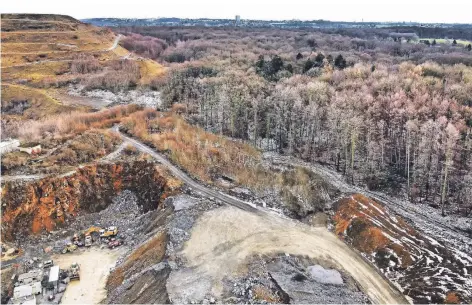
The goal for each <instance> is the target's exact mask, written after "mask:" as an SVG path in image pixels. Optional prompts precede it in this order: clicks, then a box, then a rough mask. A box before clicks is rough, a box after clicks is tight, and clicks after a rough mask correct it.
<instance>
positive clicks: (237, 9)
mask: <svg viewBox="0 0 472 305" xmlns="http://www.w3.org/2000/svg"><path fill="white" fill-rule="evenodd" d="M0 10H1V12H2V13H20V12H21V13H52V14H65V15H70V16H72V17H75V18H78V19H82V18H91V17H117V18H155V17H181V18H204V17H209V18H234V16H235V15H241V18H242V19H301V20H313V19H325V20H335V21H362V20H364V21H419V22H446V23H472V0H447V1H438V0H322V1H318V0H311V1H310V0H229V1H224V0H164V1H162V0H154V1H152V0H128V1H116V0H115V1H111V0H102V1H101V0H74V1H66V0H3V1H2V4H1V7H0Z"/></svg>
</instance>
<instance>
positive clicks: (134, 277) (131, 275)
mask: <svg viewBox="0 0 472 305" xmlns="http://www.w3.org/2000/svg"><path fill="white" fill-rule="evenodd" d="M171 213H172V208H170V207H167V208H166V209H162V210H159V211H153V212H152V214H153V215H152V217H153V218H154V220H153V221H151V222H150V223H149V233H150V235H151V236H152V237H150V238H148V239H147V240H146V241H145V242H143V243H142V244H141V245H140V246H139V247H137V248H136V249H135V250H133V251H132V252H131V253H130V254H129V255H127V256H126V257H125V258H124V260H123V261H122V262H121V263H120V264H119V265H118V266H117V267H116V268H115V269H114V270H113V271H112V272H111V273H110V275H109V277H108V279H107V284H106V289H107V291H108V297H107V299H106V301H105V303H108V304H166V303H169V295H168V293H167V289H166V283H167V278H168V277H169V274H170V272H171V268H170V266H169V264H168V263H167V262H166V261H165V255H166V249H167V242H168V235H167V231H166V230H165V229H164V227H165V224H166V222H167V217H168V216H169V215H171ZM156 230H157V232H156V233H155V234H153V232H155V231H156ZM144 231H145V232H146V231H148V229H145V230H144Z"/></svg>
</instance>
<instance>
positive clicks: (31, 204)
mask: <svg viewBox="0 0 472 305" xmlns="http://www.w3.org/2000/svg"><path fill="white" fill-rule="evenodd" d="M126 189H128V190H131V191H133V192H135V193H136V196H137V197H138V199H139V200H138V202H139V204H140V206H141V208H142V210H143V211H144V212H146V211H149V210H152V209H155V208H156V207H157V206H158V204H159V203H160V202H161V201H162V199H164V198H165V196H166V191H167V183H166V179H165V178H164V177H163V176H162V175H161V174H160V172H159V171H158V170H157V169H156V166H155V164H153V163H150V162H145V161H136V162H133V163H118V164H95V165H90V166H86V167H83V168H80V169H78V170H77V171H76V172H75V173H74V174H72V175H70V176H66V177H48V178H44V179H41V180H38V181H34V182H27V183H20V182H10V183H6V184H5V185H4V187H3V189H2V238H5V239H7V240H12V239H15V238H16V237H21V236H22V235H25V236H27V235H29V234H31V233H33V234H35V233H40V232H41V231H43V230H46V231H51V230H55V229H57V228H59V227H61V225H63V224H65V223H67V222H68V221H70V220H72V219H73V218H74V216H75V215H77V213H78V212H80V211H84V212H97V211H100V210H102V209H104V208H106V207H107V206H108V205H109V204H110V203H111V202H112V198H113V197H114V196H115V195H116V194H117V193H119V192H120V191H122V190H126Z"/></svg>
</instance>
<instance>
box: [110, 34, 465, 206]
mask: <svg viewBox="0 0 472 305" xmlns="http://www.w3.org/2000/svg"><path fill="white" fill-rule="evenodd" d="M119 31H121V32H122V33H123V34H125V35H127V37H126V38H125V40H124V41H123V42H122V43H123V45H125V46H126V48H128V49H131V50H133V51H135V52H136V53H138V54H140V55H141V56H143V57H149V58H153V59H156V60H158V61H161V62H164V63H165V64H166V65H168V66H170V70H169V73H168V76H167V77H166V79H161V80H157V81H155V82H154V83H153V86H155V87H156V88H158V89H159V90H161V91H162V93H163V97H164V107H165V108H168V107H172V106H173V105H175V104H179V105H180V106H181V107H182V108H183V109H185V112H186V115H187V117H188V120H189V122H191V123H193V124H196V125H199V126H201V127H203V128H205V129H207V130H210V131H213V132H215V133H220V134H223V135H226V136H229V137H232V138H238V139H241V140H244V141H247V142H250V143H252V144H253V145H255V146H257V147H259V148H261V149H264V150H274V151H278V152H280V153H284V154H288V155H293V156H296V157H299V158H302V159H304V160H307V161H310V162H320V163H323V164H326V165H328V166H332V167H334V168H336V169H337V170H338V171H339V172H342V173H343V174H344V175H345V177H346V179H348V180H350V181H351V182H352V183H354V184H361V185H366V186H367V187H369V188H370V189H388V190H389V191H393V192H396V193H398V192H400V193H403V194H405V196H408V197H409V198H410V200H412V201H413V202H426V203H428V204H430V205H433V206H437V207H440V208H442V212H443V213H446V212H447V213H449V212H453V213H456V212H459V213H461V214H463V215H470V214H471V213H472V67H471V66H472V52H471V51H470V47H468V46H467V44H457V43H451V44H446V43H441V44H439V43H438V44H436V43H434V44H433V45H431V44H424V43H421V42H417V41H409V40H403V39H401V38H400V39H396V38H390V37H382V36H381V35H378V36H375V37H374V36H372V35H370V34H369V35H367V36H366V37H367V38H365V39H362V38H359V35H358V33H357V32H356V33H357V34H355V35H351V36H349V35H348V34H349V33H345V35H340V34H335V33H321V32H313V31H312V30H302V29H301V30H281V29H254V28H253V29H240V28H178V27H174V28H165V27H134V28H121V29H119Z"/></svg>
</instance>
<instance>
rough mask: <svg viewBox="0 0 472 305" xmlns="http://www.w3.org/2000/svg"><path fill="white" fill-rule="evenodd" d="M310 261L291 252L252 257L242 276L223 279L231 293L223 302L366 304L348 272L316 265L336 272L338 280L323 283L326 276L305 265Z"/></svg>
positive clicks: (365, 299)
mask: <svg viewBox="0 0 472 305" xmlns="http://www.w3.org/2000/svg"><path fill="white" fill-rule="evenodd" d="M310 263H312V262H311V261H309V260H308V259H304V258H299V257H294V256H290V255H279V256H275V257H272V258H271V257H265V258H262V257H257V258H254V260H253V261H252V263H251V264H250V265H249V266H248V270H249V271H248V273H247V274H246V275H245V276H244V277H239V278H233V279H228V280H227V281H226V282H225V289H226V290H227V291H230V293H229V295H231V294H232V295H233V296H230V297H229V298H228V299H226V300H224V301H225V302H229V301H235V302H238V303H249V304H266V303H285V304H287V303H295V304H343V303H357V304H363V303H368V298H367V297H366V296H365V295H364V294H363V293H362V292H361V291H360V290H359V289H358V288H357V287H356V285H354V282H353V280H352V279H350V278H348V276H347V275H343V276H342V275H341V273H340V272H339V271H337V270H332V269H325V268H323V267H322V266H320V265H315V266H316V267H315V268H316V269H318V270H321V269H322V270H323V271H325V272H326V271H328V272H329V273H330V274H337V277H338V278H337V281H335V282H329V283H328V282H323V281H324V280H325V279H326V278H322V279H323V280H320V278H319V277H317V276H316V275H315V276H313V274H312V273H311V272H310V271H311V270H312V268H311V267H314V266H307V265H309V264H310ZM344 278H345V279H346V280H344ZM339 279H341V281H339Z"/></svg>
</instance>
